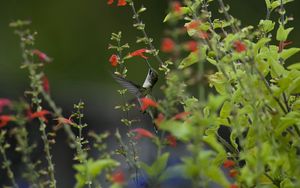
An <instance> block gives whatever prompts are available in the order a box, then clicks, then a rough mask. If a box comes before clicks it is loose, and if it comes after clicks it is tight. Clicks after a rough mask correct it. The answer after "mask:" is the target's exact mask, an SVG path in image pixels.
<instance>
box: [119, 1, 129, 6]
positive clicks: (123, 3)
mask: <svg viewBox="0 0 300 188" xmlns="http://www.w3.org/2000/svg"><path fill="white" fill-rule="evenodd" d="M126 4H127V2H126V0H119V1H118V6H119V7H120V6H125V5H126Z"/></svg>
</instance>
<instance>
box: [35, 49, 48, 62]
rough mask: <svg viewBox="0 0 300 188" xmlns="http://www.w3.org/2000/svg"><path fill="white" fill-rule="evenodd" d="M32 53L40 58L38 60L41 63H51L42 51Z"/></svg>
mask: <svg viewBox="0 0 300 188" xmlns="http://www.w3.org/2000/svg"><path fill="white" fill-rule="evenodd" d="M32 53H33V54H34V55H36V56H38V58H39V59H40V61H42V62H47V63H49V62H51V59H50V58H49V57H48V56H47V55H46V54H45V53H43V52H41V51H40V50H37V49H36V50H33V51H32Z"/></svg>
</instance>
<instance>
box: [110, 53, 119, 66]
mask: <svg viewBox="0 0 300 188" xmlns="http://www.w3.org/2000/svg"><path fill="white" fill-rule="evenodd" d="M109 62H110V64H111V66H113V67H116V66H117V65H118V62H119V57H118V56H117V55H116V54H113V55H111V56H110V58H109Z"/></svg>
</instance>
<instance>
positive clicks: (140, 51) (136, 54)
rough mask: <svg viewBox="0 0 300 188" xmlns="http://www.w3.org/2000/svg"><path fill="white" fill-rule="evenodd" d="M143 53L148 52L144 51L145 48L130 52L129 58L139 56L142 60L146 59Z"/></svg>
mask: <svg viewBox="0 0 300 188" xmlns="http://www.w3.org/2000/svg"><path fill="white" fill-rule="evenodd" d="M145 52H146V53H147V52H149V50H147V49H145V48H142V49H139V50H136V51H134V52H131V53H130V54H129V56H130V57H133V56H140V57H142V58H144V59H147V58H148V57H146V56H145V55H144V53H145Z"/></svg>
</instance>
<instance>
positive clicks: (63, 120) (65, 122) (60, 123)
mask: <svg viewBox="0 0 300 188" xmlns="http://www.w3.org/2000/svg"><path fill="white" fill-rule="evenodd" d="M55 120H56V121H57V124H56V125H55V127H54V130H58V129H60V128H61V127H62V126H64V125H75V123H74V122H73V121H72V120H71V117H70V118H69V119H67V118H64V117H58V118H57V119H55Z"/></svg>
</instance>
